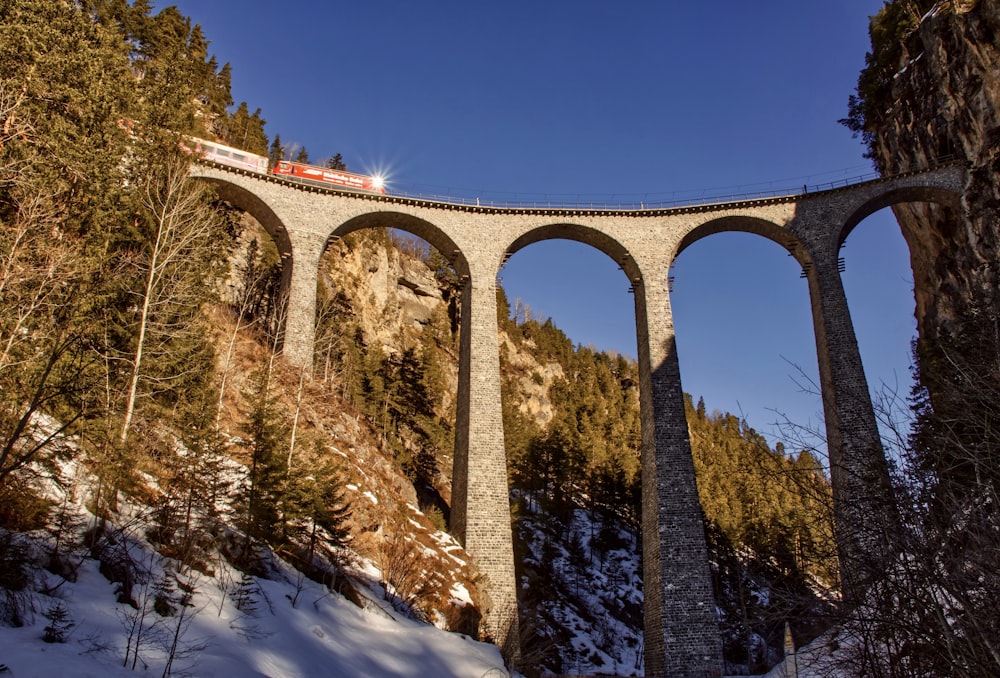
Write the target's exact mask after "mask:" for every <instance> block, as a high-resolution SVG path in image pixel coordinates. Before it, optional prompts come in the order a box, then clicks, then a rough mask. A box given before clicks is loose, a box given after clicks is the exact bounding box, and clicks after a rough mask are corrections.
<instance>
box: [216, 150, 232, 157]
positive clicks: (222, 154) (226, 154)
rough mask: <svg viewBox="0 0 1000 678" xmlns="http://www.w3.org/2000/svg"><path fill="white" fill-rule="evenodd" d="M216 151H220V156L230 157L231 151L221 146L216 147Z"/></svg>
mask: <svg viewBox="0 0 1000 678" xmlns="http://www.w3.org/2000/svg"><path fill="white" fill-rule="evenodd" d="M216 152H218V154H219V155H220V156H222V157H223V158H228V157H229V151H226V150H223V149H221V148H219V149H216Z"/></svg>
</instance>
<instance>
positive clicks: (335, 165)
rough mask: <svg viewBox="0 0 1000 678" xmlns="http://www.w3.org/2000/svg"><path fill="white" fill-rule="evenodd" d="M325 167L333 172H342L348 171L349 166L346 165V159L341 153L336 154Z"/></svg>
mask: <svg viewBox="0 0 1000 678" xmlns="http://www.w3.org/2000/svg"><path fill="white" fill-rule="evenodd" d="M324 167H326V168H327V169H332V170H340V171H341V172H346V171H347V165H345V164H344V158H343V157H342V156H341V155H340V153H337V154H335V155H334V156H333V157H332V158H330V159H329V160H327V161H326V163H325V165H324Z"/></svg>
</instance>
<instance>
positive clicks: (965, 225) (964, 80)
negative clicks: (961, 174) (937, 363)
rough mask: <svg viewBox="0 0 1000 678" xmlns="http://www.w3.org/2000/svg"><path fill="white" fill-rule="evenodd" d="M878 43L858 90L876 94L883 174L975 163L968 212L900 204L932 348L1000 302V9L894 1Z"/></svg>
mask: <svg viewBox="0 0 1000 678" xmlns="http://www.w3.org/2000/svg"><path fill="white" fill-rule="evenodd" d="M917 5H920V7H919V8H917V7H916V6H917ZM928 5H931V6H930V7H929V8H928V7H927V6H928ZM918 9H919V11H923V14H920V15H919V16H918V15H917V14H915V13H914V12H915V10H918ZM908 14H909V16H907V15H908ZM890 24H891V25H890ZM872 43H873V44H872V47H873V53H872V54H870V55H869V66H868V68H867V69H866V71H865V73H863V74H862V77H861V80H860V84H859V94H860V95H861V96H862V97H865V98H867V99H868V100H867V102H866V106H867V110H866V118H867V119H866V121H865V125H866V132H867V134H866V136H868V141H869V150H870V152H871V154H872V157H873V158H874V160H875V161H876V163H877V165H878V166H879V168H880V169H881V170H882V172H883V173H886V174H891V173H896V172H905V171H907V170H915V169H920V168H924V167H928V166H930V165H933V164H935V163H937V162H939V161H942V160H945V159H949V158H954V159H957V160H961V161H964V162H966V163H968V166H969V168H970V173H969V184H968V186H967V190H966V201H965V203H964V205H963V209H962V213H961V214H957V213H955V211H954V210H949V209H947V208H944V207H942V206H939V205H933V204H926V203H919V204H918V203H910V204H904V205H899V206H896V207H894V211H895V213H896V216H897V218H898V220H899V222H900V225H901V227H902V230H903V234H904V237H905V238H906V239H907V242H908V243H909V245H910V252H911V260H912V265H913V274H914V287H915V294H916V301H917V321H918V327H919V330H920V336H921V338H922V342H923V343H924V344H925V345H926V344H927V341H928V340H932V339H934V338H935V337H937V336H938V335H939V333H940V332H942V331H944V332H951V331H953V330H954V329H955V328H954V324H955V323H956V322H957V321H959V320H960V319H961V318H963V317H966V316H967V315H968V314H969V313H974V312H975V311H974V310H973V309H972V306H981V305H983V304H986V305H988V306H991V307H994V308H995V307H996V306H997V304H998V302H1000V300H998V298H997V294H996V290H997V285H998V283H1000V274H998V265H997V256H996V255H997V246H998V229H1000V219H998V216H1000V215H998V210H1000V113H998V110H1000V6H998V3H997V2H995V0H980V1H979V2H937V3H930V2H924V3H900V2H896V3H889V4H888V5H887V7H886V8H885V9H884V10H883V11H882V12H881V13H880V14H879V15H878V16H876V17H873V21H872ZM880 58H881V59H882V62H881V63H880ZM866 85H867V91H866V90H865V87H866Z"/></svg>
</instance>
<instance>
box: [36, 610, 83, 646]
mask: <svg viewBox="0 0 1000 678" xmlns="http://www.w3.org/2000/svg"><path fill="white" fill-rule="evenodd" d="M43 616H44V617H45V618H46V619H48V620H49V623H48V624H47V625H46V626H45V629H44V630H43V634H42V640H44V641H45V642H46V643H65V642H66V640H67V638H66V636H67V634H68V633H69V630H70V629H71V628H73V627H74V626H76V623H75V622H74V621H73V620H72V619H71V618H70V616H69V610H67V609H66V607H65V606H64V605H63V604H62V602H61V601H60V602H57V603H56V604H55V605H54V606H52V607H50V608H49V609H48V610H46V611H45V614H44V615H43Z"/></svg>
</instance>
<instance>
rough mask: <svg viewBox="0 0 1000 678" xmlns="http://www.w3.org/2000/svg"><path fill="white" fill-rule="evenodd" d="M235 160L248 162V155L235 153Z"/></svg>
mask: <svg viewBox="0 0 1000 678" xmlns="http://www.w3.org/2000/svg"><path fill="white" fill-rule="evenodd" d="M233 160H239V161H240V162H246V160H247V157H246V156H245V155H240V154H239V153H233Z"/></svg>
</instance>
